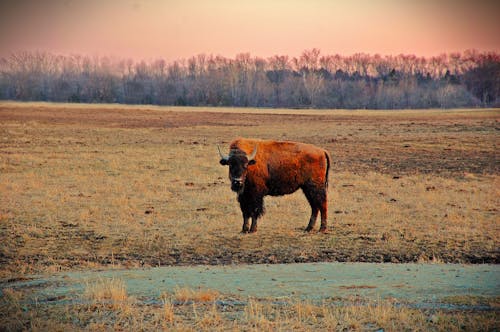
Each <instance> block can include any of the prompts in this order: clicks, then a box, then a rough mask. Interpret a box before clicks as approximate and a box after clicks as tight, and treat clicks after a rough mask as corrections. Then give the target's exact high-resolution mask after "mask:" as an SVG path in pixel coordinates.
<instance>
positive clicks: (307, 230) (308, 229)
mask: <svg viewBox="0 0 500 332" xmlns="http://www.w3.org/2000/svg"><path fill="white" fill-rule="evenodd" d="M312 230H313V228H312V227H307V228H306V229H305V230H304V232H307V233H311V231H312Z"/></svg>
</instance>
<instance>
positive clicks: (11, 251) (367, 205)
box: [0, 103, 500, 278]
mask: <svg viewBox="0 0 500 332" xmlns="http://www.w3.org/2000/svg"><path fill="white" fill-rule="evenodd" d="M285 113H286V112H284V111H282V112H281V113H280V112H277V114H274V111H272V110H262V111H261V110H235V111H234V112H230V113H227V112H221V111H220V110H218V111H217V112H214V111H212V110H211V109H197V108H195V109H176V108H173V109H172V108H165V109H163V108H160V109H144V108H137V109H136V108H129V109H121V108H114V107H99V106H76V107H74V106H70V105H65V104H62V105H52V104H15V103H14V104H8V103H6V104H2V105H1V107H0V123H1V125H0V144H1V145H0V146H1V150H0V157H1V159H0V180H1V181H0V192H1V193H2V195H1V196H0V200H1V202H0V227H1V233H0V237H1V239H0V241H1V243H2V246H1V247H0V250H1V252H0V262H1V266H2V269H1V274H2V277H7V278H8V277H15V276H18V275H22V274H25V273H38V272H44V271H49V272H50V271H58V270H67V269H74V268H88V267H98V266H102V265H105V266H110V265H113V266H157V265H172V264H174V265H175V264H238V263H286V262H311V261H369V262H417V261H433V260H434V261H436V260H437V261H439V262H459V263H498V261H499V251H498V248H499V242H498V239H499V238H500V237H499V224H498V215H499V213H498V206H499V197H500V196H499V192H498V188H500V186H499V178H498V172H499V169H498V168H499V163H498V160H499V154H498V149H497V145H498V128H499V123H498V121H499V118H500V115H499V114H500V113H499V112H498V111H497V110H475V111H469V110H457V111H440V110H428V111H425V112H424V111H420V112H416V111H405V112H402V113H401V112H398V113H393V112H369V111H358V112H349V111H335V112H331V113H329V112H327V111H323V112H320V113H318V114H315V113H314V112H311V113H307V111H303V112H302V114H294V113H293V111H290V112H289V113H290V114H285ZM237 136H246V137H260V138H269V139H286V140H298V141H303V142H308V143H313V144H317V145H318V146H321V147H323V148H326V149H328V150H329V151H330V153H331V154H332V159H333V165H332V172H331V177H330V183H331V185H330V196H329V231H330V232H329V234H328V235H321V234H306V233H304V228H305V226H306V224H307V221H308V217H309V206H308V203H307V201H306V199H305V198H304V197H303V194H302V193H301V192H297V193H296V194H293V195H289V196H284V197H280V198H270V197H268V198H266V206H267V214H266V215H265V216H264V218H263V219H262V220H261V223H260V227H259V231H258V233H257V234H255V235H250V236H249V235H242V234H239V230H240V229H241V221H242V220H241V212H240V210H239V206H238V203H237V201H236V197H235V195H234V193H232V192H231V191H230V189H229V183H228V180H227V169H226V168H224V167H221V166H220V165H219V163H218V158H219V156H218V153H217V149H216V144H220V145H221V146H223V147H224V146H225V147H226V148H227V146H228V144H229V142H230V141H231V140H232V139H233V138H234V137H237Z"/></svg>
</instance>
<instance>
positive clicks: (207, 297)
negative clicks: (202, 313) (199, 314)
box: [173, 287, 219, 303]
mask: <svg viewBox="0 0 500 332" xmlns="http://www.w3.org/2000/svg"><path fill="white" fill-rule="evenodd" d="M173 296H174V298H175V300H176V301H178V302H181V303H186V302H191V301H193V302H213V301H215V300H216V299H217V297H218V296H219V292H218V291H216V290H212V289H201V288H200V289H197V290H194V289H191V288H188V287H181V288H179V287H177V288H175V290H174V295H173Z"/></svg>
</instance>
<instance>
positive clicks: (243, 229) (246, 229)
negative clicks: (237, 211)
mask: <svg viewBox="0 0 500 332" xmlns="http://www.w3.org/2000/svg"><path fill="white" fill-rule="evenodd" d="M248 219H249V218H248V217H247V216H243V227H242V228H241V232H242V233H248Z"/></svg>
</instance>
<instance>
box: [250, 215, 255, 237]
mask: <svg viewBox="0 0 500 332" xmlns="http://www.w3.org/2000/svg"><path fill="white" fill-rule="evenodd" d="M255 232H257V217H252V226H251V227H250V233H255Z"/></svg>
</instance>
